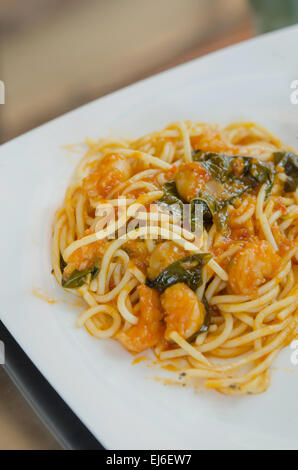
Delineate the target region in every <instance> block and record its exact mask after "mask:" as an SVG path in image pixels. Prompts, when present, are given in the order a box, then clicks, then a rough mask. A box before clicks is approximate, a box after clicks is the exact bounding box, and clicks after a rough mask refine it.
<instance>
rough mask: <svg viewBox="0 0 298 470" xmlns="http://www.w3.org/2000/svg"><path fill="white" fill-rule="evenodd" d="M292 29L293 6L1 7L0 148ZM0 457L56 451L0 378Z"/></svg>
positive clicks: (297, 12)
mask: <svg viewBox="0 0 298 470" xmlns="http://www.w3.org/2000/svg"><path fill="white" fill-rule="evenodd" d="M295 23H298V0H229V1H227V0H150V1H148V0H85V1H80V0H63V1H62V0H60V1H59V0H0V47H1V49H0V61H1V62H0V65H1V68H0V80H2V81H4V83H5V87H6V103H5V105H0V142H1V143H3V142H5V141H7V140H9V139H12V138H13V137H15V136H17V135H19V134H21V133H23V132H26V131H28V130H30V129H32V128H34V127H36V126H37V125H40V124H42V123H44V122H46V121H48V120H50V119H52V118H54V117H56V116H59V115H61V114H63V113H65V112H66V111H70V110H71V109H74V108H76V107H78V106H80V105H82V104H85V103H87V102H89V101H91V100H93V99H95V98H98V97H100V96H102V95H104V94H106V93H109V92H111V91H113V90H116V89H118V88H121V87H123V86H125V85H128V84H130V83H133V82H135V81H137V80H140V79H142V78H145V77H148V76H150V75H152V74H154V73H157V72H160V71H162V70H166V69H168V68H170V67H172V66H175V65H178V64H181V63H183V62H186V61H188V60H190V59H194V58H197V57H200V56H202V55H204V54H206V53H208V52H212V51H214V50H217V49H220V48H223V47H225V46H228V45H231V44H234V43H237V42H240V41H242V40H245V39H248V38H251V37H253V36H255V35H257V34H260V33H263V32H267V31H272V30H274V29H278V28H281V27H284V26H287V25H290V24H295ZM293 47H294V46H293ZM3 405H4V406H3ZM1 448H2V449H3V448H11V449H13V448H14V449H16V448H32V449H43V448H44V449H51V448H59V444H58V443H57V442H56V441H55V438H54V437H52V436H50V434H49V433H48V431H47V430H46V429H45V427H44V426H43V425H42V424H41V423H40V422H39V420H38V418H37V417H36V416H35V415H34V413H33V411H32V410H31V408H30V407H29V405H27V404H26V403H25V402H24V400H23V398H22V396H21V395H20V394H19V392H17V391H16V389H15V387H14V386H13V385H12V383H11V382H10V381H9V380H8V379H7V377H6V374H5V373H4V371H3V370H1V369H0V449H1Z"/></svg>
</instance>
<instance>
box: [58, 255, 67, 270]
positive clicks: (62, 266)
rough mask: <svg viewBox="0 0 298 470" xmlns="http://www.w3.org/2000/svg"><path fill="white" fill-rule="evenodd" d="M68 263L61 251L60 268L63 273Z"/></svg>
mask: <svg viewBox="0 0 298 470" xmlns="http://www.w3.org/2000/svg"><path fill="white" fill-rule="evenodd" d="M66 264H67V263H65V261H64V258H63V256H62V253H60V270H61V272H62V273H63V271H64V268H65V266H66Z"/></svg>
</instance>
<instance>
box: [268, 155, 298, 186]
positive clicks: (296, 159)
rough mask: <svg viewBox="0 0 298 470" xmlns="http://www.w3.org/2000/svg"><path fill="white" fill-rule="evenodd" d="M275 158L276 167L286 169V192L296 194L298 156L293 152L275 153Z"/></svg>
mask: <svg viewBox="0 0 298 470" xmlns="http://www.w3.org/2000/svg"><path fill="white" fill-rule="evenodd" d="M273 158H274V163H275V165H276V166H277V167H282V168H284V170H285V174H286V175H287V180H286V182H285V185H284V190H285V192H286V193H291V192H294V191H295V190H296V188H297V186H298V156H297V155H295V154H294V153H292V152H274V153H273Z"/></svg>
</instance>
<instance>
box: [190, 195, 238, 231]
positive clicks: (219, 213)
mask: <svg viewBox="0 0 298 470" xmlns="http://www.w3.org/2000/svg"><path fill="white" fill-rule="evenodd" d="M228 202H229V200H226V201H217V200H216V199H215V198H214V197H212V196H210V194H208V193H207V192H201V193H199V194H198V196H197V197H196V198H195V199H193V200H192V201H191V222H192V225H191V228H192V231H193V228H194V224H195V222H196V221H195V206H196V205H197V204H202V205H203V222H204V227H205V228H206V230H209V229H210V228H211V226H212V224H213V221H214V223H215V225H216V227H217V230H218V231H219V232H220V233H222V234H223V235H227V234H228V226H227V220H228Z"/></svg>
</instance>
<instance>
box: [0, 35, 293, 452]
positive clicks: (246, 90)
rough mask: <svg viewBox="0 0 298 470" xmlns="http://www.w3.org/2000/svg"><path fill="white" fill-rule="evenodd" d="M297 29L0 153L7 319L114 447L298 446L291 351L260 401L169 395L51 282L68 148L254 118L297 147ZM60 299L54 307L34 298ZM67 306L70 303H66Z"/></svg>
mask: <svg viewBox="0 0 298 470" xmlns="http://www.w3.org/2000/svg"><path fill="white" fill-rule="evenodd" d="M297 43H298V28H297V27H294V28H290V29H287V30H284V31H281V32H277V33H275V34H270V35H267V36H264V37H262V38H260V39H256V40H252V41H249V42H246V43H244V44H240V45H237V46H234V47H231V48H228V49H226V50H223V51H220V52H218V53H215V54H212V55H210V56H207V57H204V58H202V59H199V60H195V61H194V62H190V63H188V64H186V65H183V66H181V67H178V68H175V69H173V70H170V71H169V72H165V73H162V74H160V75H157V76H156V77H153V78H150V79H149V80H145V81H143V82H140V83H137V84H135V85H133V86H130V87H128V88H126V89H124V90H121V91H118V92H116V93H113V94H112V95H109V96H106V97H104V98H101V99H99V100H97V101H94V102H93V103H91V104H88V105H87V106H83V107H82V108H80V109H77V110H75V111H73V112H71V113H69V114H66V115H65V116H62V117H61V118H59V119H56V120H54V121H51V122H50V123H48V124H46V125H44V126H42V127H40V128H38V129H35V130H34V131H32V132H29V133H28V134H25V135H24V136H21V137H19V138H17V139H15V140H14V141H12V142H9V143H8V144H5V145H3V146H2V148H1V155H0V156H1V158H0V188H1V189H0V200H1V202H0V204H1V215H2V217H1V220H2V224H1V230H0V241H1V247H2V249H1V272H2V279H1V284H0V294H1V320H2V321H3V322H4V324H5V325H6V327H7V328H8V329H9V331H10V332H11V333H12V335H13V336H14V337H15V339H16V340H17V341H18V342H19V344H20V345H21V346H22V348H23V349H24V350H25V352H26V353H27V354H28V356H29V357H30V358H31V360H32V361H33V362H34V363H35V365H36V366H37V367H38V368H39V370H40V371H41V372H42V374H43V375H44V376H45V377H46V379H47V380H48V381H49V382H50V383H51V384H52V386H53V387H54V388H55V389H56V390H57V392H58V393H59V394H60V395H61V397H62V398H63V399H64V400H65V401H66V403H67V404H68V405H69V406H70V407H71V408H72V409H73V411H74V412H75V413H76V414H77V415H78V416H79V418H80V419H81V420H82V421H83V422H84V423H85V424H86V426H87V427H88V428H89V429H90V430H91V432H93V433H94V435H95V436H96V437H97V438H98V439H99V441H100V442H101V443H102V444H103V445H104V446H105V447H107V448H110V449H117V448H118V449H129V448H130V449H142V448H143V449H166V448H168V449H214V448H224V449H226V448H233V449H238V448H241V449H242V448H258V449H259V448H267V449H268V448H269V449H276V448H296V449H297V448H298V438H297V433H298V397H297V390H298V374H297V372H298V367H297V366H296V370H295V372H293V373H290V372H289V371H288V369H289V368H290V367H292V368H294V366H291V362H290V357H291V351H290V349H287V350H284V351H283V352H282V354H281V355H280V358H279V359H278V361H277V366H278V367H277V370H274V372H273V380H272V386H271V388H270V390H269V391H268V392H267V393H266V394H264V395H261V396H252V397H242V398H231V397H225V396H221V395H219V394H217V393H216V392H213V391H204V392H200V393H196V392H194V391H193V390H192V389H186V388H179V387H165V386H163V385H162V384H160V383H158V382H157V381H154V380H148V379H147V377H148V376H149V375H151V377H152V376H156V375H158V371H155V370H154V369H152V368H148V367H146V365H145V364H144V363H140V364H138V365H135V366H132V365H131V362H132V358H131V356H130V355H129V354H128V353H127V352H125V351H124V350H123V349H122V348H121V347H120V345H118V344H117V343H116V342H114V341H98V340H96V339H93V338H92V337H91V336H89V335H88V334H87V333H86V332H85V331H84V330H83V329H82V330H77V329H76V328H75V318H76V315H77V314H78V312H79V310H80V309H79V307H78V306H74V305H72V300H71V299H70V297H69V296H67V295H66V294H64V293H62V292H61V289H60V288H59V287H58V286H57V285H56V282H55V280H54V278H53V276H51V274H50V258H49V240H50V231H51V223H52V217H53V213H54V210H55V208H56V207H57V205H58V204H59V203H60V202H61V200H62V196H63V193H64V190H65V188H66V185H67V183H68V180H69V177H70V175H71V172H72V171H73V168H74V165H75V163H76V161H77V160H78V159H79V158H80V156H79V155H76V154H71V153H69V152H68V151H66V150H63V149H62V148H61V146H63V145H65V144H69V143H73V142H77V141H83V139H84V138H85V136H89V137H92V138H98V137H100V136H104V135H106V134H107V133H109V132H110V131H111V130H112V132H113V133H114V134H115V135H123V136H130V137H137V136H140V135H142V134H143V133H145V132H150V131H153V130H155V129H160V128H162V127H163V126H165V125H167V124H168V123H169V122H171V121H173V120H178V119H191V120H197V121H210V122H220V123H229V122H231V121H235V120H253V121H257V122H259V123H260V124H263V125H265V126H266V127H268V128H269V129H270V130H271V131H272V132H274V133H275V134H276V135H277V136H279V137H281V138H282V139H283V140H284V141H285V142H287V143H288V144H290V145H292V146H294V147H295V146H296V148H297V135H298V106H297V105H296V106H295V105H293V104H291V101H290V93H291V88H290V84H291V82H292V81H293V80H295V79H298V65H297V61H296V60H295V57H296V55H295V54H296V53H295V48H296V45H297ZM33 289H42V291H43V292H44V293H45V294H47V295H49V296H50V297H52V298H54V299H60V301H59V302H58V303H56V304H54V305H49V304H48V303H46V302H45V301H43V300H41V299H39V298H37V297H36V296H34V295H33V294H32V290H33ZM63 299H64V301H61V300H63Z"/></svg>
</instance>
